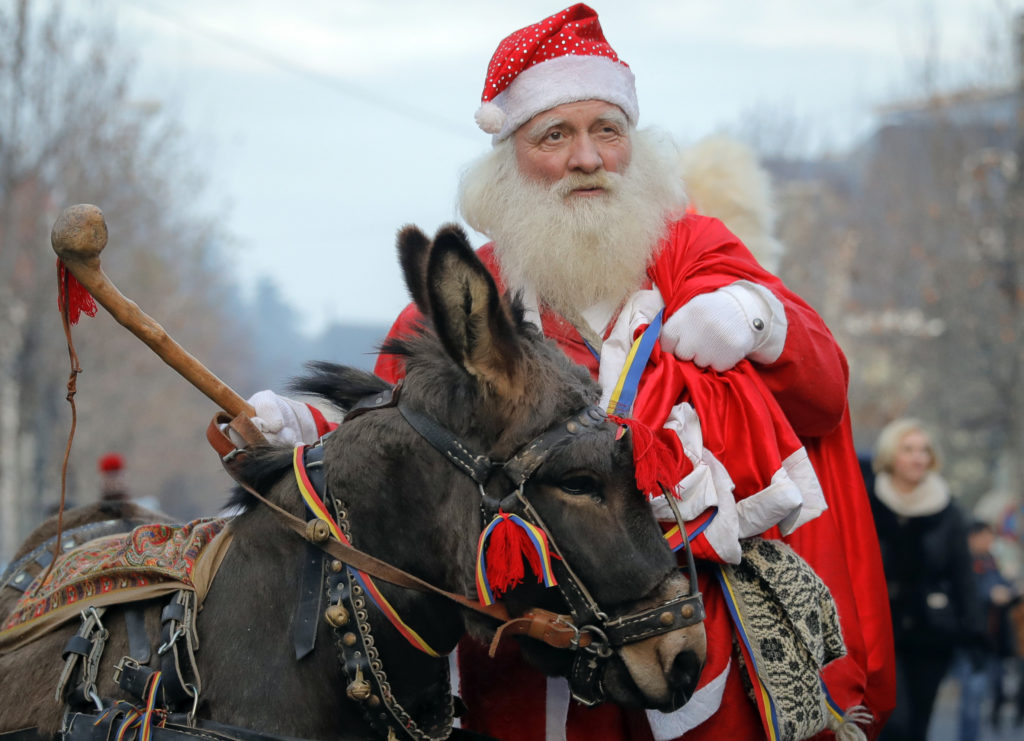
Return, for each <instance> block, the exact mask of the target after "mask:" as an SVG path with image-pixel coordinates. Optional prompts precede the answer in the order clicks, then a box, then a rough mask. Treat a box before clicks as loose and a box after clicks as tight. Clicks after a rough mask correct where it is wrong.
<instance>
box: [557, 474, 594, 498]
mask: <svg viewBox="0 0 1024 741" xmlns="http://www.w3.org/2000/svg"><path fill="white" fill-rule="evenodd" d="M558 488H559V489H561V490H562V491H564V492H565V493H566V494H571V495H572V496H593V497H596V496H600V494H601V491H600V489H601V485H600V484H599V483H598V481H597V479H595V478H594V477H593V476H569V477H568V478H564V479H562V480H561V481H559V482H558Z"/></svg>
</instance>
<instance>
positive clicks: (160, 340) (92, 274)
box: [50, 203, 256, 417]
mask: <svg viewBox="0 0 1024 741" xmlns="http://www.w3.org/2000/svg"><path fill="white" fill-rule="evenodd" d="M50 243H51V244H52V245H53V251H54V252H56V253H57V257H59V258H60V259H61V260H62V261H63V263H64V265H65V266H66V267H67V269H68V270H70V271H71V274H72V275H74V276H75V278H77V279H78V282H79V283H81V284H82V285H83V286H84V287H85V289H86V290H87V291H88V292H89V293H90V294H92V297H93V298H94V299H96V301H97V302H98V303H99V304H100V305H101V306H103V308H104V309H106V310H107V311H109V312H110V313H111V314H112V315H113V317H114V318H115V319H116V320H117V321H118V322H119V323H120V324H121V325H122V326H124V327H126V328H127V329H128V330H130V331H131V332H132V334H134V335H135V336H136V337H138V338H139V339H140V340H142V341H143V342H145V343H146V344H147V345H149V347H150V348H151V349H152V350H153V352H155V353H156V354H157V355H159V356H160V357H161V358H162V359H163V361H164V362H165V363H167V364H168V365H169V366H171V367H172V368H174V370H176V371H178V373H180V374H181V375H182V376H183V377H184V378H185V380H186V381H188V382H189V383H191V384H192V385H193V386H195V387H196V388H197V389H199V390H200V391H202V392H203V394H205V395H206V396H207V397H208V398H209V399H210V400H211V401H213V402H214V403H215V404H217V406H219V407H220V408H221V409H223V410H224V411H225V412H227V413H228V414H229V415H230V416H231V417H237V416H239V415H242V414H244V415H246V416H249V417H253V416H255V415H256V412H255V410H254V409H253V408H252V406H250V405H249V403H248V402H246V401H245V399H243V398H242V397H241V396H239V395H238V394H237V393H235V391H234V390H232V389H231V387H230V386H228V385H227V384H226V383H224V382H223V381H221V380H220V379H219V378H217V376H215V375H214V374H213V373H211V372H210V370H209V369H208V368H207V367H206V366H205V365H203V364H202V363H200V362H199V361H198V360H197V359H196V358H195V357H193V356H192V355H191V354H190V353H188V352H187V351H186V350H185V349H184V348H183V347H182V346H181V345H179V344H178V343H177V342H175V341H174V340H173V339H172V338H171V337H170V335H168V334H167V332H166V331H165V330H164V328H163V327H161V326H160V325H159V324H157V323H156V322H155V321H154V320H153V319H152V318H151V317H150V316H148V315H147V314H146V313H145V312H143V311H142V310H141V309H139V307H138V305H137V304H136V303H135V302H134V301H131V300H129V299H127V298H125V296H124V295H123V294H122V293H121V292H120V291H119V290H117V287H116V286H115V285H114V284H113V283H112V282H111V281H110V279H109V278H108V277H107V276H106V274H105V273H104V272H103V269H102V268H101V267H100V252H102V251H103V248H104V247H106V245H107V224H106V221H104V219H103V212H102V211H100V209H98V208H97V207H96V206H92V205H90V204H87V203H83V204H78V205H77V206H69V207H68V208H66V209H64V211H63V212H62V213H61V215H60V216H59V217H57V221H55V222H54V224H53V232H52V233H51V234H50Z"/></svg>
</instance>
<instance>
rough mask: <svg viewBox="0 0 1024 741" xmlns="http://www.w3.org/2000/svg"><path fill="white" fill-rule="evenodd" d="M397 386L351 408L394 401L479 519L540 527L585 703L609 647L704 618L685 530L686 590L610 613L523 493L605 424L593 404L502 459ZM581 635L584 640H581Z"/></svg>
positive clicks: (594, 692)
mask: <svg viewBox="0 0 1024 741" xmlns="http://www.w3.org/2000/svg"><path fill="white" fill-rule="evenodd" d="M399 391H400V386H398V387H396V388H395V389H393V390H392V391H391V392H382V393H380V394H377V395H375V396H374V397H372V399H371V400H369V403H368V404H366V405H363V406H359V405H357V410H358V411H357V410H353V411H355V412H356V414H357V415H358V414H359V413H362V411H367V410H369V409H373V408H382V407H385V406H395V407H397V409H398V411H399V413H400V414H401V415H402V418H403V419H405V421H406V422H407V423H408V424H409V425H410V426H411V427H412V428H413V429H414V430H416V432H418V433H419V434H420V436H421V437H423V438H424V439H425V440H426V441H427V442H429V443H430V444H431V446H433V447H434V448H435V449H436V450H438V451H439V452H441V453H442V454H443V455H444V456H445V457H446V458H447V459H448V460H449V461H451V462H452V463H453V464H454V465H455V466H456V467H457V468H458V469H459V470H460V471H462V472H463V473H465V474H466V475H467V476H469V477H470V478H471V479H472V480H473V481H474V483H476V484H477V487H478V489H479V491H480V508H481V515H482V522H483V524H484V525H486V523H487V522H489V521H490V520H491V518H492V517H494V516H495V515H496V514H497V513H498V512H499V511H501V512H505V513H509V514H517V515H519V516H520V517H522V518H523V519H525V520H527V521H529V522H530V523H531V524H533V525H535V526H536V527H538V528H540V529H541V530H542V531H543V532H544V534H545V536H546V537H547V539H548V544H549V546H550V548H551V550H552V552H553V553H554V554H556V555H557V556H558V558H556V559H553V560H552V568H553V569H554V570H555V573H556V576H557V583H558V588H559V590H560V591H561V593H562V596H563V597H564V598H565V601H566V603H567V604H568V606H569V610H570V612H571V613H572V625H573V628H574V630H575V631H576V634H577V635H576V640H574V641H573V642H572V645H571V646H570V648H571V649H573V650H574V654H575V655H574V658H573V664H572V670H571V673H570V676H569V679H570V687H572V691H573V697H574V698H575V699H576V700H578V701H579V702H581V703H584V704H586V705H595V704H597V703H599V702H601V701H602V700H603V699H604V692H603V689H602V688H601V684H600V677H601V675H602V671H603V668H604V663H605V662H606V661H607V660H608V659H609V658H610V657H611V656H612V654H613V653H614V650H615V649H618V648H621V647H622V646H624V645H626V644H629V643H635V642H637V641H642V640H645V639H647V638H651V637H653V636H657V635H661V634H663V633H668V632H671V631H674V630H678V629H680V628H685V627H687V626H690V625H696V624H697V623H700V622H701V621H703V620H704V616H705V612H704V602H703V598H702V596H701V593H700V590H699V588H698V586H697V570H696V567H695V564H694V561H693V553H692V550H691V549H690V547H689V545H685V538H684V547H685V549H686V559H687V569H688V571H689V582H690V588H689V592H688V594H686V595H684V596H680V597H676V598H673V599H670V600H667V601H665V602H662V603H660V604H658V605H655V606H654V607H650V608H647V609H644V610H638V611H636V612H631V613H627V614H625V615H621V616H619V617H616V618H610V617H609V615H608V613H607V612H606V611H605V610H603V609H601V606H600V605H598V603H597V601H596V600H595V599H594V598H593V596H592V595H591V594H590V592H589V590H588V589H587V588H586V586H585V585H584V584H583V582H582V581H581V580H580V578H579V577H578V576H577V575H576V573H575V572H574V571H573V569H572V567H571V566H570V565H569V562H568V560H567V559H566V558H565V557H564V554H563V553H562V552H561V551H560V550H559V547H558V541H557V539H556V538H555V537H554V535H553V533H552V531H551V529H550V528H549V527H548V526H547V524H546V523H545V522H544V520H543V519H542V518H541V516H540V513H539V512H537V510H536V508H535V507H533V505H531V504H530V502H529V500H528V499H527V497H526V494H525V487H526V482H527V481H529V479H530V478H531V477H532V476H533V474H534V473H536V471H537V469H539V468H540V466H541V465H543V464H544V462H545V461H547V460H548V459H549V458H551V456H552V455H553V454H555V453H556V452H557V451H558V450H560V449H561V448H563V447H565V446H566V445H568V444H569V443H570V442H572V441H573V440H576V439H579V438H580V437H581V436H584V435H590V434H593V433H595V432H597V431H598V430H600V429H601V428H602V427H603V426H604V425H607V424H611V422H609V421H608V419H607V418H606V415H605V413H604V411H602V410H601V409H600V408H599V407H596V406H589V407H586V408H585V409H583V410H582V411H580V412H578V413H576V414H573V415H572V416H570V417H569V418H568V419H565V420H563V421H561V422H559V423H558V424H556V425H554V426H552V427H550V428H549V429H548V430H546V431H545V432H542V433H541V434H540V435H538V436H537V437H535V438H534V439H533V440H531V441H530V442H529V443H527V444H526V445H524V446H523V447H522V448H520V449H519V450H518V452H516V453H515V454H514V455H513V456H512V457H511V458H509V459H508V460H505V461H495V460H492V459H491V458H490V457H488V456H487V455H485V454H480V453H474V452H472V448H471V447H470V446H468V445H466V444H465V443H464V442H463V441H462V440H460V439H459V437H458V436H456V435H455V434H454V433H452V432H451V431H450V430H448V429H447V428H445V427H444V426H442V425H441V424H439V423H438V422H437V421H436V420H434V419H433V418H431V417H429V416H427V415H426V414H423V413H422V412H419V411H417V410H414V409H412V408H411V407H409V406H408V405H406V404H403V403H401V402H400V401H399V400H398V396H399ZM352 413H353V412H350V413H349V415H348V416H347V417H346V420H348V419H350V418H351V416H352ZM499 471H500V472H502V473H504V475H505V476H506V477H507V478H508V479H509V481H510V482H511V484H512V491H511V493H508V494H506V495H505V496H503V497H501V498H498V497H495V496H493V495H492V494H490V493H488V491H487V485H488V483H489V482H490V481H491V479H492V477H493V475H494V474H495V473H496V472H499ZM665 496H666V499H668V500H669V503H670V505H672V509H673V512H674V513H675V516H676V520H677V522H678V524H679V528H680V531H681V532H683V533H685V532H686V531H685V529H684V527H683V522H682V518H681V516H680V514H679V510H678V508H677V507H676V506H675V502H674V501H672V498H673V494H672V493H670V492H666V493H665ZM584 636H585V637H586V640H581V639H582V638H583V637H584Z"/></svg>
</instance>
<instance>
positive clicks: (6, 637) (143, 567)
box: [0, 518, 231, 652]
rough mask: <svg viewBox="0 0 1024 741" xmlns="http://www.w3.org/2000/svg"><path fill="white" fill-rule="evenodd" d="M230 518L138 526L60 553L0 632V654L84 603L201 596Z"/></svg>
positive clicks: (71, 614) (226, 540) (44, 630)
mask: <svg viewBox="0 0 1024 741" xmlns="http://www.w3.org/2000/svg"><path fill="white" fill-rule="evenodd" d="M227 522H228V520H227V519H224V518H206V519H200V520H194V521H193V522H189V523H187V524H184V525H166V524H161V523H158V524H152V525H140V526H139V527H136V528H135V529H134V530H132V531H130V532H128V533H120V534H117V535H108V536H105V537H101V538H96V539H95V540H90V541H89V542H87V543H84V544H82V545H81V546H79V547H77V548H75V549H74V550H71V551H68V552H67V553H64V554H62V555H61V556H59V557H58V558H57V559H56V560H55V561H54V564H53V568H52V569H51V570H50V571H49V573H47V572H46V571H43V572H42V573H40V574H39V575H38V576H37V577H36V579H35V580H34V581H33V582H32V584H31V585H29V587H28V588H27V589H26V590H25V592H24V594H23V595H22V597H21V598H20V599H19V600H18V602H17V604H16V605H15V606H14V609H13V611H12V612H11V614H10V615H8V616H7V617H6V618H4V620H3V623H2V627H0V652H5V651H9V650H11V649H13V648H16V647H18V646H21V645H24V644H26V643H28V642H30V641H32V640H34V639H36V638H38V637H39V636H41V635H44V634H46V633H47V632H49V631H50V630H52V629H53V628H55V627H57V626H59V625H61V624H63V623H65V622H67V621H68V620H72V619H74V618H76V617H78V615H79V614H80V612H81V611H82V610H84V609H85V608H86V607H89V606H96V607H99V606H105V605H113V604H121V603H125V602H135V601H138V600H143V599H150V598H153V597H158V596H161V595H164V594H170V593H171V592H175V591H177V590H179V589H190V590H194V591H195V592H196V593H197V598H198V600H199V601H200V602H202V599H203V598H204V597H205V596H206V592H207V591H208V590H209V586H210V583H211V582H212V581H213V575H214V574H215V573H216V570H217V567H218V566H219V565H220V561H221V559H223V557H224V554H225V553H226V552H227V547H228V545H229V543H230V540H231V538H230V529H229V528H226V527H225V526H226V525H227Z"/></svg>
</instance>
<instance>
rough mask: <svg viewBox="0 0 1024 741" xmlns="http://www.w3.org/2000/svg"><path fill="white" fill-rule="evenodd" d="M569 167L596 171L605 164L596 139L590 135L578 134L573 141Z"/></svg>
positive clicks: (583, 170) (584, 170) (582, 170)
mask: <svg viewBox="0 0 1024 741" xmlns="http://www.w3.org/2000/svg"><path fill="white" fill-rule="evenodd" d="M568 164H569V169H570V170H578V171H580V172H596V171H597V170H599V169H601V167H602V166H603V165H604V160H602V159H601V153H600V152H599V151H598V149H597V146H596V144H595V143H594V140H593V139H591V138H590V137H589V136H578V137H576V139H575V140H574V141H573V143H572V154H571V155H570V157H569V163H568Z"/></svg>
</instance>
